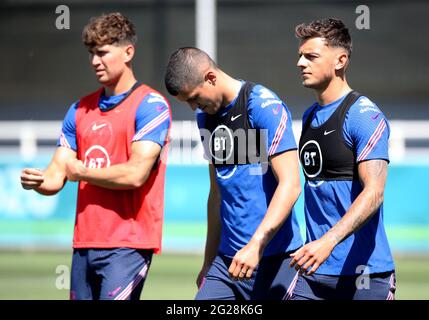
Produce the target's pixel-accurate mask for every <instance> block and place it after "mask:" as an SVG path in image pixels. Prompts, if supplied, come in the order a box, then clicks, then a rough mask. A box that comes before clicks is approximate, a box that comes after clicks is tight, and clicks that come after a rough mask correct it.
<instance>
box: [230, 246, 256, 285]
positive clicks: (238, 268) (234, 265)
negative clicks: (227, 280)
mask: <svg viewBox="0 0 429 320" xmlns="http://www.w3.org/2000/svg"><path fill="white" fill-rule="evenodd" d="M261 257H262V250H261V247H260V245H258V244H257V243H255V242H253V241H252V240H251V241H250V242H249V243H248V244H247V245H246V246H245V247H244V248H242V249H241V250H239V251H238V252H237V253H236V254H235V256H234V258H233V259H232V262H231V265H230V266H229V269H228V272H229V275H230V276H231V277H232V278H233V279H234V280H243V279H250V278H251V277H252V274H253V271H254V270H255V268H256V266H257V265H258V263H259V261H260V260H261Z"/></svg>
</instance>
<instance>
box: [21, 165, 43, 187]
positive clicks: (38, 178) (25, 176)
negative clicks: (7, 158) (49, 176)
mask: <svg viewBox="0 0 429 320" xmlns="http://www.w3.org/2000/svg"><path fill="white" fill-rule="evenodd" d="M44 181H45V177H44V176H43V171H42V170H40V169H35V168H25V169H24V170H22V172H21V185H22V187H23V188H24V189H26V190H31V189H37V188H38V187H40V186H41V185H42V183H43V182H44Z"/></svg>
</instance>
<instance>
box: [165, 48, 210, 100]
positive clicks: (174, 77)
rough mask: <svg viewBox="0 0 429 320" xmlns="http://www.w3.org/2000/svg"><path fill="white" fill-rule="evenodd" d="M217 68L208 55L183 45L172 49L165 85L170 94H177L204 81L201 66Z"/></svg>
mask: <svg viewBox="0 0 429 320" xmlns="http://www.w3.org/2000/svg"><path fill="white" fill-rule="evenodd" d="M204 65H208V66H209V67H212V68H217V65H216V62H214V61H213V59H212V58H210V56H209V55H208V54H207V53H206V52H204V51H203V50H200V49H198V48H194V47H183V48H179V49H177V50H176V51H174V52H173V53H172V54H171V56H170V60H169V61H168V64H167V68H166V71H165V77H164V81H165V87H166V88H167V91H168V92H169V93H170V94H171V95H172V96H177V95H178V94H179V93H180V92H181V91H182V90H183V89H184V88H185V87H188V88H195V87H196V86H198V85H200V84H201V83H203V82H204V78H203V74H202V71H201V67H203V66H204Z"/></svg>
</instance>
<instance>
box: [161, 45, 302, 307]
mask: <svg viewBox="0 0 429 320" xmlns="http://www.w3.org/2000/svg"><path fill="white" fill-rule="evenodd" d="M165 84H166V87H167V90H168V91H169V93H170V94H172V95H173V96H176V97H177V98H178V99H179V100H180V101H183V102H187V103H188V104H189V106H190V107H191V109H192V110H193V111H195V110H197V109H199V112H198V113H197V122H198V126H199V128H200V133H201V136H202V142H203V146H204V148H205V155H206V157H207V158H208V159H209V160H210V164H209V172H210V193H209V198H208V205H207V211H208V212H207V218H208V226H207V242H206V248H205V254H204V263H203V266H202V269H201V271H200V273H199V275H198V277H197V286H198V287H199V291H198V293H197V295H196V299H216V300H218V299H219V300H220V299H228V300H232V299H279V300H280V299H283V298H284V297H285V296H287V295H288V294H290V292H289V291H288V289H289V287H290V284H291V281H292V279H293V277H294V275H295V273H296V272H295V271H294V270H292V269H290V268H289V267H288V266H289V262H290V260H291V259H290V257H289V253H291V252H292V251H294V250H296V249H297V248H299V247H300V246H301V245H302V240H301V236H300V233H299V227H298V223H297V220H296V217H295V213H294V210H293V205H294V203H295V201H296V200H297V198H298V196H299V194H300V192H301V187H300V183H299V169H298V157H297V152H296V144H295V139H294V137H293V133H292V122H291V116H290V113H289V111H288V109H287V106H286V104H285V103H283V102H282V101H281V100H280V99H279V98H278V97H277V95H276V94H275V93H273V92H272V91H271V90H269V89H267V88H265V87H263V86H262V85H259V84H254V83H251V82H246V81H240V80H236V79H234V78H232V77H230V76H229V75H227V74H226V73H225V72H223V71H222V70H221V69H220V68H219V67H218V66H217V65H216V63H215V62H214V61H213V60H212V59H211V58H210V57H209V56H208V55H207V54H206V53H205V52H203V51H201V50H199V49H197V48H181V49H178V50H177V51H175V52H174V53H173V54H172V55H171V57H170V60H169V63H168V66H167V70H166V75H165ZM269 164H270V166H268V165H269Z"/></svg>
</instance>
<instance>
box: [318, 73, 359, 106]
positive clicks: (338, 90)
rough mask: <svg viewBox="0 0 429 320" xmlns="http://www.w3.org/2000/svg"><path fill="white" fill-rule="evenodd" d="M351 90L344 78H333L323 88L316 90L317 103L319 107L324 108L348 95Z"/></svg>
mask: <svg viewBox="0 0 429 320" xmlns="http://www.w3.org/2000/svg"><path fill="white" fill-rule="evenodd" d="M351 90H352V89H351V88H350V86H349V85H348V83H347V81H346V80H345V78H344V79H341V78H335V79H333V80H332V81H331V82H329V84H328V85H327V86H326V87H325V88H323V89H320V90H316V97H317V102H318V103H319V105H321V106H326V105H327V104H330V103H332V102H334V101H336V100H338V99H339V98H341V97H342V96H344V95H345V94H347V93H349V92H350V91H351Z"/></svg>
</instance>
